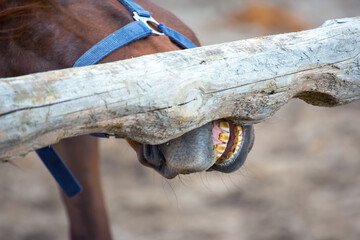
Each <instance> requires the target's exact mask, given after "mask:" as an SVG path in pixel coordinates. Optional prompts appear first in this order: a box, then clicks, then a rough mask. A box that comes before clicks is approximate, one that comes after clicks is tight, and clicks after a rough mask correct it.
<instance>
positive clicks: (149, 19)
mask: <svg viewBox="0 0 360 240" xmlns="http://www.w3.org/2000/svg"><path fill="white" fill-rule="evenodd" d="M133 14H134V15H133V19H134V20H135V21H141V22H143V23H144V24H145V26H146V27H147V28H149V29H150V30H151V33H152V34H153V35H164V33H162V32H160V31H157V30H155V28H156V29H158V28H157V26H159V23H158V22H157V21H156V20H155V19H154V18H153V17H151V16H150V17H143V16H140V15H139V14H138V13H137V12H133ZM149 23H150V24H152V25H153V26H154V28H152V27H151V26H150V24H149Z"/></svg>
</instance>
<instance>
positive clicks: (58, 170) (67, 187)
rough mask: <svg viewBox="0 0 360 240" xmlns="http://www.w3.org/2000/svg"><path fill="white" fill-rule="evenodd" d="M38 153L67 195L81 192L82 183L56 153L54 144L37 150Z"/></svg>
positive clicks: (71, 195)
mask: <svg viewBox="0 0 360 240" xmlns="http://www.w3.org/2000/svg"><path fill="white" fill-rule="evenodd" d="M36 153H37V154H38V156H39V157H40V159H41V160H42V161H43V163H44V164H45V166H46V167H47V169H48V170H49V171H50V173H51V174H52V176H53V177H54V178H55V180H56V181H57V183H58V184H59V185H60V187H61V188H62V190H63V191H64V192H65V194H66V196H67V197H69V198H70V197H73V196H75V195H76V194H78V193H80V192H81V190H82V187H81V185H80V184H79V182H78V181H77V180H76V178H75V177H74V176H73V174H72V173H71V171H70V170H69V169H68V167H67V166H66V165H65V163H64V162H63V160H62V159H61V158H60V156H59V155H58V154H57V153H56V151H55V149H54V148H53V146H49V147H44V148H40V149H38V150H36Z"/></svg>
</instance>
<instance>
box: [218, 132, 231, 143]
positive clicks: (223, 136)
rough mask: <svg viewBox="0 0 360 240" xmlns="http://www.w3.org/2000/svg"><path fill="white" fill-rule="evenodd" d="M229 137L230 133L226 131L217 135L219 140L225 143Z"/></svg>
mask: <svg viewBox="0 0 360 240" xmlns="http://www.w3.org/2000/svg"><path fill="white" fill-rule="evenodd" d="M229 138H230V133H227V132H223V133H220V135H219V140H221V141H222V142H225V143H227V142H228V141H229Z"/></svg>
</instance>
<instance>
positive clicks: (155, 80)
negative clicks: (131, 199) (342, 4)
mask: <svg viewBox="0 0 360 240" xmlns="http://www.w3.org/2000/svg"><path fill="white" fill-rule="evenodd" d="M359 53H360V18H359V17H358V18H346V19H338V20H330V21H327V22H326V23H325V24H324V25H323V26H322V27H320V28H317V29H313V30H309V31H303V32H297V33H289V34H282V35H274V36H267V37H259V38H255V39H249V40H244V41H237V42H231V43H224V44H219V45H213V46H207V47H201V48H198V49H191V50H183V51H176V52H169V53H162V54H155V55H149V56H143V57H139V58H134V59H129V60H125V61H119V62H114V63H108V64H102V65H97V66H90V67H83V68H76V69H65V70H60V71H51V72H44V73H38V74H31V75H26V76H21V77H16V78H5V79H0V159H10V158H13V157H16V156H19V155H23V154H26V153H27V152H29V151H32V150H34V149H36V148H39V147H43V146H46V145H48V144H51V143H55V142H57V141H59V140H60V139H62V138H66V137H70V136H76V135H83V134H88V133H91V132H107V133H112V134H117V135H119V136H127V137H131V138H132V139H135V140H137V141H139V142H144V143H152V144H155V143H156V144H158V143H163V142H165V141H168V140H170V139H173V138H175V137H178V136H180V135H182V134H183V133H185V132H187V131H189V130H192V129H194V128H197V127H199V126H201V125H203V124H205V123H207V122H209V121H212V120H214V119H219V118H232V119H233V120H234V121H238V122H242V123H256V122H260V121H263V120H265V119H267V118H269V117H271V116H272V115H273V114H274V113H275V111H276V110H278V109H279V108H280V107H281V106H282V105H284V104H285V103H287V102H288V101H289V100H290V99H291V98H294V97H298V98H301V99H303V100H305V101H307V102H308V103H310V104H313V105H322V106H335V105H340V104H345V103H348V102H351V101H354V100H358V99H359V98H360V57H359Z"/></svg>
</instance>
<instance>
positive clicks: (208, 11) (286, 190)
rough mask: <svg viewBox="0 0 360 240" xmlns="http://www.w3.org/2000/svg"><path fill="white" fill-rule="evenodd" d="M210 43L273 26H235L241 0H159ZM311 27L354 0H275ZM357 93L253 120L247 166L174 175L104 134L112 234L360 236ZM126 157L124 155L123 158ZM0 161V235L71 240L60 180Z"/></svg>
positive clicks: (346, 12)
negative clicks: (352, 98)
mask: <svg viewBox="0 0 360 240" xmlns="http://www.w3.org/2000/svg"><path fill="white" fill-rule="evenodd" d="M155 2H157V3H159V4H161V5H162V6H163V7H165V8H167V9H170V10H172V11H173V12H175V13H176V14H177V15H178V16H179V17H180V18H181V19H182V20H183V21H185V22H186V23H187V24H188V25H190V26H191V27H192V28H193V29H194V31H195V32H197V34H198V36H199V38H200V39H201V42H202V43H203V44H204V45H207V44H213V43H218V42H225V41H233V40H239V39H244V38H248V37H253V36H259V35H264V34H268V33H269V31H268V30H267V29H262V28H261V27H257V26H253V25H246V26H244V25H237V26H234V25H230V24H229V23H228V16H230V15H231V13H232V12H234V9H238V8H241V7H242V6H244V5H243V4H244V1H240V0H239V1H235V0H224V1H215V0H210V1H209V0H207V1H205V0H192V1H190V0H182V1H174V0H157V1H155ZM272 2H274V3H277V4H281V5H283V6H286V7H287V8H288V9H290V10H291V11H293V12H295V13H296V14H297V15H298V16H300V18H301V19H303V20H304V22H306V23H307V24H308V25H309V26H310V27H315V26H319V25H321V23H322V22H324V21H325V20H326V19H331V18H339V17H349V16H356V15H358V13H359V10H360V2H359V1H358V0H357V1H356V0H327V1H320V0H318V1H310V0H304V1H295V0H291V1H290V0H282V1H280V0H279V1H272ZM359 119H360V102H357V103H352V104H349V105H345V106H341V107H336V108H319V107H313V106H310V105H306V104H305V103H303V102H301V101H300V100H293V101H291V102H290V103H289V104H288V105H286V106H285V107H283V108H282V109H281V110H280V111H279V112H278V113H277V114H275V116H274V117H273V118H272V119H270V120H268V121H267V122H264V123H261V124H258V125H257V126H256V141H255V146H254V149H253V151H252V152H251V154H250V156H249V158H248V160H247V162H246V164H245V167H244V168H242V169H241V170H240V171H239V172H237V173H234V174H231V175H224V174H219V173H201V174H194V175H190V176H183V177H181V178H176V179H174V180H171V181H168V180H165V179H163V178H161V177H160V176H158V175H157V174H156V173H155V172H154V171H152V170H151V169H147V168H145V167H143V166H141V165H140V164H139V163H138V162H137V160H136V159H135V156H134V153H133V152H132V150H131V149H130V147H128V146H127V145H126V144H124V142H123V141H122V140H115V139H111V140H101V149H102V151H101V157H102V174H103V177H104V186H105V194H106V201H107V204H108V209H109V213H110V219H111V224H112V231H113V235H114V239H136V240H142V239H157V240H161V239H164V240H165V239H167V240H168V239H174V240H177V239H198V240H202V239H204V240H205V239H206V240H212V239H214V240H215V239H216V240H219V239H222V240H232V239H234V240H235V239H236V240H237V239H251V240H252V239H255V240H257V239H259V240H261V239H274V240H278V239H284V240H285V239H286V240H287V239H309V240H310V239H311V240H312V239H314V240H335V239H347V240H352V239H354V240H357V239H360V187H359V185H360V174H359V173H360V147H359V145H360V127H359ZM119 156H121V157H119ZM16 164H18V165H19V166H20V167H21V169H19V168H15V167H13V166H12V165H10V164H0V176H1V181H0V203H1V204H0V239H7V240H15V239H26V240H42V239H55V240H60V239H66V237H67V222H66V216H65V213H64V211H63V207H62V205H61V202H60V199H59V197H58V192H57V191H58V190H57V187H56V184H55V182H54V181H53V180H52V179H51V177H50V176H49V174H48V172H47V171H46V170H45V169H44V166H43V165H42V164H41V163H40V161H39V160H38V159H37V158H36V156H35V155H34V154H29V155H28V156H27V157H26V158H24V159H19V160H17V161H16Z"/></svg>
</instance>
